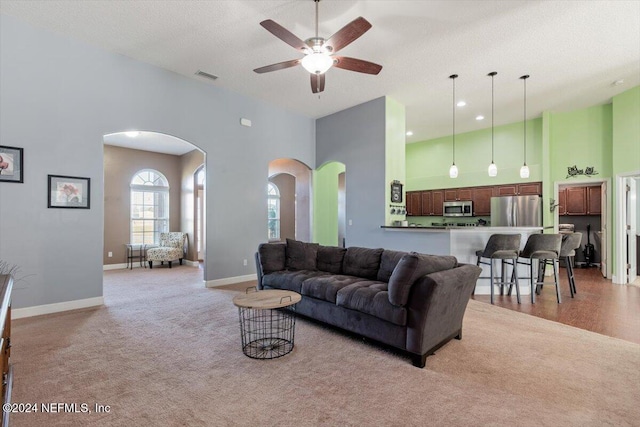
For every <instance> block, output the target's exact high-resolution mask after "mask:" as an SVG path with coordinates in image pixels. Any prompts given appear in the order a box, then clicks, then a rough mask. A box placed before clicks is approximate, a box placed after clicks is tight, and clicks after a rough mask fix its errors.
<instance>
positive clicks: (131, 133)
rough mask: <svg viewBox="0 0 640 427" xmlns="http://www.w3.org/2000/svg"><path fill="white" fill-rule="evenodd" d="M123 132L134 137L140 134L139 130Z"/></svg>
mask: <svg viewBox="0 0 640 427" xmlns="http://www.w3.org/2000/svg"><path fill="white" fill-rule="evenodd" d="M124 134H125V135H127V136H128V137H129V138H136V137H138V136H140V132H139V131H131V132H125V133H124Z"/></svg>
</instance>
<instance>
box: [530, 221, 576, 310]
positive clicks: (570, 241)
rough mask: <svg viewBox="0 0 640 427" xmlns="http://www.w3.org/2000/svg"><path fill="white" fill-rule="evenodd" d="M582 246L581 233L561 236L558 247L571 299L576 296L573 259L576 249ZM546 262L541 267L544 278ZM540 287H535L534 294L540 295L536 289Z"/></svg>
mask: <svg viewBox="0 0 640 427" xmlns="http://www.w3.org/2000/svg"><path fill="white" fill-rule="evenodd" d="M581 244H582V233H567V234H562V245H560V259H561V260H563V261H564V263H565V265H566V267H567V279H568V281H569V291H570V292H571V298H573V295H574V294H577V293H578V291H577V290H576V279H575V278H574V276H573V264H574V257H575V256H576V249H578V248H579V247H580V245H581ZM547 264H548V262H547V261H545V263H544V265H543V266H542V275H543V276H544V271H545V268H546V266H547ZM540 287H542V285H538V287H536V293H538V295H539V294H540V293H539V291H538V288H540Z"/></svg>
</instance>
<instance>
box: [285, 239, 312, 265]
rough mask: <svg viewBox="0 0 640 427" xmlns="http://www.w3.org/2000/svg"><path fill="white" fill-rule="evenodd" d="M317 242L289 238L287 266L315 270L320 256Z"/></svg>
mask: <svg viewBox="0 0 640 427" xmlns="http://www.w3.org/2000/svg"><path fill="white" fill-rule="evenodd" d="M318 246H320V245H318V244H317V243H306V242H300V241H298V240H292V239H287V250H286V266H287V269H288V270H315V269H316V258H317V256H318Z"/></svg>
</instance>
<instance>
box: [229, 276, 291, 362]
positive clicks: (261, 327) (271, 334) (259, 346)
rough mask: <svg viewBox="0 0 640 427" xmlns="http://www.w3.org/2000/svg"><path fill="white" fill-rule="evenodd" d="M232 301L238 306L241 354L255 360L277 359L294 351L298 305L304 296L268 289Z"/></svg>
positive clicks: (249, 293) (246, 294) (247, 292)
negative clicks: (296, 308)
mask: <svg viewBox="0 0 640 427" xmlns="http://www.w3.org/2000/svg"><path fill="white" fill-rule="evenodd" d="M250 289H255V288H249V289H247V291H246V292H245V293H244V294H241V295H238V296H236V297H235V298H233V303H234V304H235V306H236V307H238V315H239V318H240V336H241V338H242V352H243V353H244V354H245V355H246V356H248V357H251V358H252V359H275V358H276V357H281V356H284V355H285V354H288V353H290V352H291V350H293V342H294V338H295V328H296V316H295V304H297V303H298V302H300V300H301V299H302V297H301V296H300V294H298V293H296V292H293V291H284V290H279V289H269V290H262V291H254V292H250Z"/></svg>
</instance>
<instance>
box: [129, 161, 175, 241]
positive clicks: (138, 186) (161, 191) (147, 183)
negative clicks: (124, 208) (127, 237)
mask: <svg viewBox="0 0 640 427" xmlns="http://www.w3.org/2000/svg"><path fill="white" fill-rule="evenodd" d="M130 188H131V243H146V244H156V245H157V244H159V243H160V233H165V232H167V231H169V182H168V181H167V178H165V177H164V175H162V174H161V173H160V172H158V171H157V170H153V169H143V170H141V171H138V173H136V174H135V175H134V176H133V179H132V180H131V185H130Z"/></svg>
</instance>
